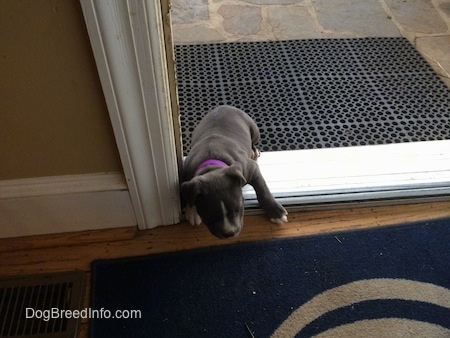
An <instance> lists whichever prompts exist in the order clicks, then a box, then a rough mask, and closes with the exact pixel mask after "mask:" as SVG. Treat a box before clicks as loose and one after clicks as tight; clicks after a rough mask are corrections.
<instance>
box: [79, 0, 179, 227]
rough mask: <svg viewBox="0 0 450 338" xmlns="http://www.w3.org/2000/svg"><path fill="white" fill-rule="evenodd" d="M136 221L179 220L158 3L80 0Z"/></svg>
mask: <svg viewBox="0 0 450 338" xmlns="http://www.w3.org/2000/svg"><path fill="white" fill-rule="evenodd" d="M80 2H81V6H82V10H83V14H84V18H85V22H86V27H87V30H88V34H89V38H90V40H91V45H92V50H93V53H94V57H95V61H96V64H97V69H98V73H99V77H100V81H101V84H102V88H103V92H104V95H105V99H106V104H107V107H108V111H109V115H110V119H111V122H112V126H113V129H114V135H115V138H116V142H117V146H118V149H119V154H120V158H121V161H122V166H123V169H124V174H125V178H126V181H127V184H128V189H129V192H130V196H131V200H132V204H133V207H134V211H135V214H136V218H137V223H138V227H139V229H149V228H154V227H156V226H159V225H168V224H175V223H178V222H179V221H180V214H181V211H180V200H179V182H178V166H179V163H180V161H179V159H178V158H177V153H181V152H180V151H179V150H178V151H177V147H178V148H179V147H180V142H177V140H176V137H175V135H176V133H175V129H174V121H175V120H176V119H174V118H173V115H172V98H171V96H170V85H169V79H168V67H167V59H166V48H165V46H166V44H165V39H164V31H163V22H162V20H163V16H162V12H161V4H160V2H159V1H157V0H127V1H124V0H108V1H104V0H80Z"/></svg>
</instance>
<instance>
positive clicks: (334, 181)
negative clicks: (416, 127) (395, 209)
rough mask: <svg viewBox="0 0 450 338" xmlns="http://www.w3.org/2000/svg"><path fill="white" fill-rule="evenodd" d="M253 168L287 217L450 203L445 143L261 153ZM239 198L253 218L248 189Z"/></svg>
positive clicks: (449, 147) (449, 151)
mask: <svg viewBox="0 0 450 338" xmlns="http://www.w3.org/2000/svg"><path fill="white" fill-rule="evenodd" d="M258 163H259V167H260V169H261V172H262V174H263V176H264V178H265V179H266V182H267V185H268V186H269V189H270V191H271V192H272V194H273V195H274V196H275V198H276V199H277V200H278V201H279V202H280V203H282V204H283V205H284V206H285V207H286V208H287V209H288V210H290V211H300V210H305V209H311V208H314V209H317V208H330V207H333V206H334V207H338V206H342V205H347V206H350V205H352V206H358V205H360V206H362V205H364V206H368V205H380V204H394V203H408V202H407V201H409V203H412V201H413V200H415V201H425V200H426V201H432V200H442V199H448V198H450V140H442V141H426V142H413V143H398V144H388V145H371V146H356V147H346V148H327V149H311V150H290V151H276V152H264V153H262V154H261V157H260V158H259V159H258ZM243 194H244V199H245V206H246V209H247V210H249V211H250V212H255V211H256V212H257V210H258V202H257V199H256V194H255V191H254V190H253V188H252V187H251V186H249V185H247V186H245V187H244V188H243Z"/></svg>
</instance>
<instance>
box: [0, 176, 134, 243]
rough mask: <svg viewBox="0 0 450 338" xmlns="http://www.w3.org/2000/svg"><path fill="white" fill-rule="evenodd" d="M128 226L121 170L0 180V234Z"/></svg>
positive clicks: (126, 194)
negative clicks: (119, 171)
mask: <svg viewBox="0 0 450 338" xmlns="http://www.w3.org/2000/svg"><path fill="white" fill-rule="evenodd" d="M133 225H137V221H136V217H135V214H134V211H133V206H132V204H131V198H130V194H129V191H128V188H127V185H126V182H125V179H124V177H123V175H122V174H121V173H100V174H86V175H69V176H54V177H38V178H26V179H18V180H6V181H0V238H9V237H20V236H31V235H42V234H50V233H62V232H73V231H85V230H96V229H107V228H117V227H125V226H133Z"/></svg>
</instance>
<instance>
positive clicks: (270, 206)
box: [248, 163, 288, 224]
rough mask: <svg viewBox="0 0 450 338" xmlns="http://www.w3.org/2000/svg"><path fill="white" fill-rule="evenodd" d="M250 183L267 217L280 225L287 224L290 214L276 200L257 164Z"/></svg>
mask: <svg viewBox="0 0 450 338" xmlns="http://www.w3.org/2000/svg"><path fill="white" fill-rule="evenodd" d="M248 183H249V184H250V185H251V186H252V187H253V188H254V189H255V192H256V197H257V198H258V202H259V205H260V206H261V208H262V209H263V210H264V212H265V213H266V214H267V216H269V218H270V220H271V221H272V222H274V223H278V224H283V223H287V221H288V219H287V214H288V213H287V211H286V209H285V208H283V206H282V205H281V204H280V203H278V202H277V201H276V200H275V198H274V197H273V195H272V194H271V192H270V191H269V188H268V187H267V184H266V181H265V180H264V177H263V176H262V174H261V172H260V170H259V167H258V165H257V164H256V163H255V168H254V172H253V176H252V179H251V181H250V182H248Z"/></svg>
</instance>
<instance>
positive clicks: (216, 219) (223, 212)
mask: <svg viewBox="0 0 450 338" xmlns="http://www.w3.org/2000/svg"><path fill="white" fill-rule="evenodd" d="M245 183H246V180H245V178H244V176H243V175H242V169H241V167H240V165H239V164H233V165H232V166H230V167H227V168H220V169H215V170H212V171H210V172H207V173H205V174H203V175H198V176H194V178H192V179H191V180H190V181H188V182H184V183H183V184H182V185H181V193H182V194H183V197H184V198H185V199H186V201H187V202H188V204H190V205H191V206H194V205H195V207H196V209H197V213H198V214H199V216H200V217H201V219H202V221H203V223H204V224H205V225H206V226H207V227H208V229H209V231H211V233H212V234H213V235H214V236H216V237H219V238H228V237H233V236H237V235H238V234H239V233H240V232H241V229H242V226H243V222H244V198H243V196H242V186H244V185H245Z"/></svg>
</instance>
